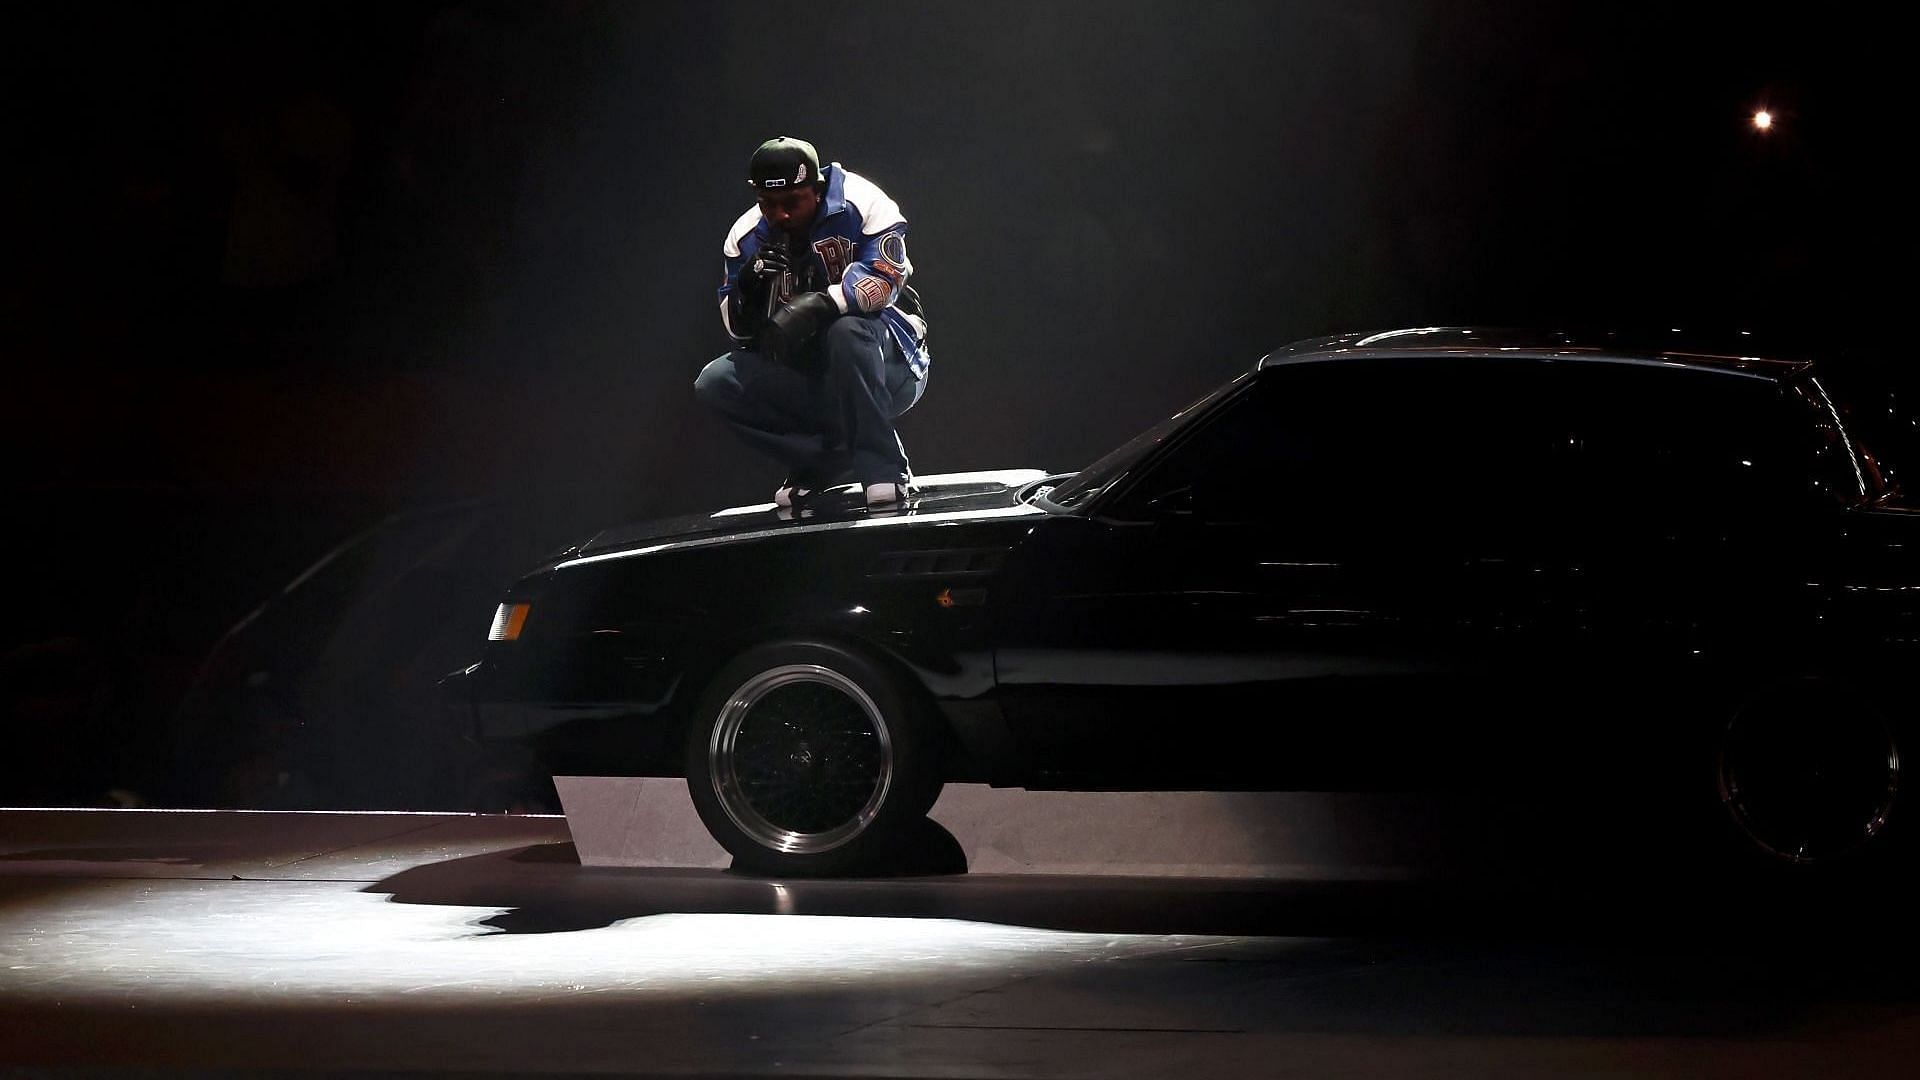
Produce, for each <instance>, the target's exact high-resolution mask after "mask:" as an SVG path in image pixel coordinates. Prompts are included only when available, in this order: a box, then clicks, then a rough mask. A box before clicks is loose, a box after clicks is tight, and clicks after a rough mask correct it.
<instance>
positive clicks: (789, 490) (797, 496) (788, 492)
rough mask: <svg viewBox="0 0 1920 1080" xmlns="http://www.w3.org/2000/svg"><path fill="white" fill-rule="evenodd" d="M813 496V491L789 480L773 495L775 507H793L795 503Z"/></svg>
mask: <svg viewBox="0 0 1920 1080" xmlns="http://www.w3.org/2000/svg"><path fill="white" fill-rule="evenodd" d="M811 494H813V492H812V491H811V490H809V489H807V488H803V487H801V486H800V485H798V484H796V483H794V482H793V481H791V480H789V481H787V482H786V483H784V484H781V485H780V489H779V490H778V491H775V492H774V493H773V505H775V506H792V505H793V504H794V503H796V502H799V501H800V500H801V499H804V498H806V497H807V496H809V495H811Z"/></svg>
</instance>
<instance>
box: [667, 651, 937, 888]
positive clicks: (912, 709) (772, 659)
mask: <svg viewBox="0 0 1920 1080" xmlns="http://www.w3.org/2000/svg"><path fill="white" fill-rule="evenodd" d="M934 736H935V732H934V731H933V730H932V727H931V724H930V718H929V717H928V716H927V714H926V713H925V711H924V710H923V709H922V708H921V707H920V706H919V703H918V702H917V701H916V700H915V699H914V698H913V697H912V696H911V695H910V694H909V693H908V691H907V689H906V687H904V686H903V685H902V679H901V677H900V676H898V675H896V674H895V673H894V672H892V671H891V670H890V669H889V668H888V667H887V666H886V665H885V664H883V663H882V662H880V661H877V660H875V659H873V658H871V657H869V656H867V655H865V654H864V653H861V652H859V651H856V650H853V649H849V648H846V647H844V646H841V645H838V644H833V643H828V642H818V641H792V642H778V643H772V644H767V645H760V646H756V647H755V648H752V649H749V650H747V651H746V652H744V653H742V654H741V655H739V656H737V657H735V658H734V659H733V660H731V661H729V662H728V663H727V664H726V665H725V666H724V667H722V668H721V669H720V670H719V672H718V673H716V674H715V675H714V677H713V679H712V681H711V682H710V683H709V684H708V688H707V692H706V694H705V696H704V697H703V699H702V701H701V703H700V707H699V711H698V712H697V713H696V714H695V716H694V720H693V723H692V724H691V725H689V728H688V732H687V746H686V767H687V788H688V790H689V791H690V792H691V793H692V795H693V805H694V807H695V809H697V810H698V811H699V812H700V820H701V821H702V822H704V823H705V824H706V826H707V831H708V832H710V833H712V834H713V837H714V839H715V840H718V841H719V842H720V845H721V846H722V847H724V848H726V849H727V850H728V851H729V852H731V853H732V854H733V857H734V866H735V867H736V868H737V869H741V870H747V871H751V872H754V873H759V874H767V875H773V876H786V877H831V876H838V875H845V874H854V873H863V872H868V873H870V872H882V871H884V870H886V869H887V867H888V866H889V864H890V863H891V862H893V861H894V856H895V855H896V852H898V850H899V849H900V847H901V845H902V843H903V841H905V840H906V839H907V838H908V837H910V836H911V835H912V834H913V830H914V829H915V828H916V827H917V826H918V825H919V823H920V822H921V821H922V820H924V819H925V817H926V813H927V811H928V809H930V808H931V807H932V806H933V801H934V799H935V797H936V796H938V795H939V793H940V787H941V775H940V771H939V761H938V756H939V755H938V747H939V745H940V744H939V741H938V740H937V739H936V738H935V737H934Z"/></svg>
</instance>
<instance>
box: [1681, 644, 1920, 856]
mask: <svg viewBox="0 0 1920 1080" xmlns="http://www.w3.org/2000/svg"><path fill="white" fill-rule="evenodd" d="M1717 742H1718V745H1717V748H1716V749H1717V753H1716V755H1715V765H1716V778H1717V780H1718V784H1719V795H1720V804H1721V806H1722V807H1723V808H1724V810H1725V811H1726V817H1727V820H1728V821H1729V822H1731V824H1732V825H1733V827H1734V829H1735V831H1736V832H1737V833H1738V834H1739V835H1740V837H1742V838H1743V839H1744V840H1745V842H1746V843H1747V845H1748V846H1749V848H1750V849H1751V850H1753V851H1756V852H1757V853H1758V854H1759V856H1760V857H1761V858H1762V860H1763V861H1765V862H1768V863H1771V864H1773V865H1776V866H1780V867H1797V868H1801V869H1803V870H1826V869H1829V868H1834V867H1838V866H1843V865H1849V864H1858V863H1861V862H1863V861H1867V860H1870V859H1874V858H1878V857H1882V856H1884V855H1885V854H1886V849H1887V847H1888V842H1887V836H1886V833H1887V830H1888V827H1889V824H1890V823H1891V822H1892V820H1893V816H1894V813H1895V811H1896V807H1897V804H1898V802H1899V796H1900V786H1901V781H1902V779H1903V776H1902V758H1901V754H1900V740H1899V738H1898V736H1897V732H1896V731H1895V729H1894V727H1893V725H1891V724H1890V723H1888V722H1887V720H1886V719H1885V718H1884V717H1883V716H1881V715H1880V714H1879V713H1878V712H1877V711H1876V710H1874V709H1873V708H1871V707H1870V706H1869V705H1867V704H1866V703H1865V702H1863V701H1860V700H1857V699H1856V698H1854V697H1852V696H1851V695H1849V694H1847V693H1845V692H1844V691H1842V690H1840V689H1838V688H1836V687H1835V686H1833V685H1832V684H1829V683H1825V682H1821V681H1814V680H1809V681H1805V682H1802V683H1797V684H1794V685H1791V686H1788V687H1782V688H1779V689H1778V690H1777V691H1775V692H1773V693H1769V694H1768V695H1767V696H1765V697H1764V698H1762V699H1758V700H1755V701H1753V702H1751V703H1750V704H1748V705H1747V706H1746V707H1745V708H1743V709H1741V710H1740V711H1739V712H1738V713H1736V714H1735V715H1734V716H1733V717H1732V719H1730V720H1729V721H1728V722H1727V724H1726V726H1725V728H1724V729H1722V730H1721V732H1720V733H1719V738H1718V740H1717Z"/></svg>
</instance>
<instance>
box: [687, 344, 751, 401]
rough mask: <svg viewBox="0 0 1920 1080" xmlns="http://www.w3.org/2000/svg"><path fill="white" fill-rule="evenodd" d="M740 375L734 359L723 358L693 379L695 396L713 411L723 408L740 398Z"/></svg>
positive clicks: (702, 370) (715, 361)
mask: <svg viewBox="0 0 1920 1080" xmlns="http://www.w3.org/2000/svg"><path fill="white" fill-rule="evenodd" d="M739 390H740V373H739V372H738V371H736V370H734V366H733V357H732V356H730V355H729V356H722V357H720V358H719V359H717V360H714V361H711V362H709V363H708V364H707V366H706V367H703V368H701V369H700V374H698V375H696V376H694V379H693V396H694V398H695V399H697V400H698V401H699V402H700V404H702V405H705V406H707V407H708V408H711V409H718V408H723V407H724V406H726V405H727V403H729V402H731V401H732V400H733V399H734V398H735V397H736V396H738V394H739Z"/></svg>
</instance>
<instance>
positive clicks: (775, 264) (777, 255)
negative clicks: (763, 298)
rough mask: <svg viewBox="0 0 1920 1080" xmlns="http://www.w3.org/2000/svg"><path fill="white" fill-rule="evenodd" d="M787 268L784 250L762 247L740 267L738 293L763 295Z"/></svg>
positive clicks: (785, 250)
mask: <svg viewBox="0 0 1920 1080" xmlns="http://www.w3.org/2000/svg"><path fill="white" fill-rule="evenodd" d="M788 267H789V263H788V261H787V249H786V248H784V247H775V246H772V245H769V246H767V247H763V248H761V249H760V250H759V251H756V252H754V255H753V258H751V259H748V260H747V261H746V263H745V264H744V265H742V266H741V267H740V291H741V292H752V293H761V294H764V293H765V292H766V290H768V289H770V288H772V287H773V283H774V282H776V281H779V280H780V275H781V274H784V273H786V272H787V269H788Z"/></svg>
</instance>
